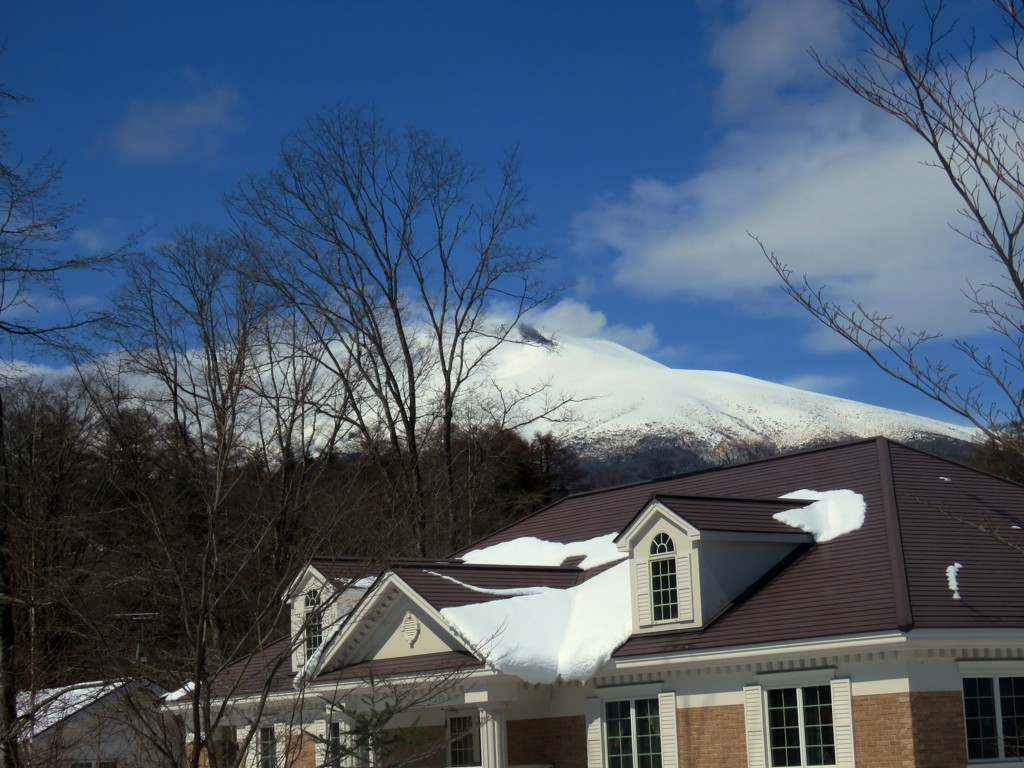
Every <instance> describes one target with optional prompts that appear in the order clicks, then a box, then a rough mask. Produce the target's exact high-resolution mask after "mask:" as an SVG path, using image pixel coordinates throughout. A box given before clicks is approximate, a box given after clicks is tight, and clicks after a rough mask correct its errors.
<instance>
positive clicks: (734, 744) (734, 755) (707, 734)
mask: <svg viewBox="0 0 1024 768" xmlns="http://www.w3.org/2000/svg"><path fill="white" fill-rule="evenodd" d="M676 732H677V735H678V737H679V768H735V766H737V765H745V764H746V759H747V735H746V730H745V728H744V724H743V706H742V705H730V706H724V707H700V708H696V709H680V710H677V711H676Z"/></svg>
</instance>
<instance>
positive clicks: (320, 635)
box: [305, 589, 324, 660]
mask: <svg viewBox="0 0 1024 768" xmlns="http://www.w3.org/2000/svg"><path fill="white" fill-rule="evenodd" d="M305 625H306V659H307V660H308V659H309V657H310V656H312V655H313V651H315V650H316V649H317V648H319V647H320V643H322V642H323V639H324V626H323V617H322V615H321V611H320V591H319V590H316V589H311V590H309V591H308V592H307V593H306V597H305Z"/></svg>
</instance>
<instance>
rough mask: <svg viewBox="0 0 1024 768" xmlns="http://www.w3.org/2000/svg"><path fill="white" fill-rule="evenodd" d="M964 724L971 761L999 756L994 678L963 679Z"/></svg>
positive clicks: (968, 754)
mask: <svg viewBox="0 0 1024 768" xmlns="http://www.w3.org/2000/svg"><path fill="white" fill-rule="evenodd" d="M964 725H965V726H966V731H967V758H968V759H969V760H984V759H987V758H993V757H999V743H998V739H997V738H996V704H995V694H994V691H993V686H992V679H991V678H989V677H966V678H964Z"/></svg>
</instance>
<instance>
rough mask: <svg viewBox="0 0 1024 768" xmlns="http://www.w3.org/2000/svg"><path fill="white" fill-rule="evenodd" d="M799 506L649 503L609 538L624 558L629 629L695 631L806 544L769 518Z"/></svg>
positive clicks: (690, 500) (684, 500) (694, 500)
mask: <svg viewBox="0 0 1024 768" xmlns="http://www.w3.org/2000/svg"><path fill="white" fill-rule="evenodd" d="M803 503H804V502H794V501H786V502H779V501H762V500H743V499H707V498H698V497H675V496H663V497H654V498H652V499H651V500H650V501H649V502H648V503H647V504H646V506H644V508H643V509H642V510H641V511H640V513H639V514H637V516H636V517H635V518H633V520H632V522H630V524H629V525H628V526H626V529H625V530H623V531H622V533H620V534H619V536H618V537H617V538H616V544H617V545H618V547H619V550H620V551H622V552H625V553H626V554H627V555H628V556H629V561H630V588H631V592H632V596H633V600H632V604H633V631H634V632H636V633H645V632H660V631H664V630H681V629H682V630H685V629H699V628H700V627H703V626H704V625H705V624H707V623H709V622H710V621H712V620H713V619H714V618H715V616H717V615H718V614H719V613H720V612H721V611H722V610H723V609H724V608H726V607H727V606H728V605H729V604H730V603H731V602H732V601H733V600H735V599H736V598H737V597H739V596H740V595H741V594H743V592H745V591H746V590H747V589H749V588H750V587H751V586H752V585H754V584H755V583H756V582H757V581H758V580H759V579H761V578H763V577H764V576H765V575H766V574H768V573H769V572H770V571H771V570H772V568H774V567H775V566H776V565H778V564H779V563H780V562H782V561H783V560H784V559H785V558H786V557H788V556H789V555H791V554H793V552H794V550H795V549H796V548H797V547H801V546H805V545H807V544H810V543H811V542H813V538H812V537H811V536H810V535H809V534H806V533H803V532H799V531H794V530H793V529H792V528H789V527H788V526H786V525H783V524H782V523H780V522H778V521H777V520H774V519H773V518H772V514H774V513H775V512H779V511H782V510H784V509H792V508H793V507H794V506H801V505H802V504H803Z"/></svg>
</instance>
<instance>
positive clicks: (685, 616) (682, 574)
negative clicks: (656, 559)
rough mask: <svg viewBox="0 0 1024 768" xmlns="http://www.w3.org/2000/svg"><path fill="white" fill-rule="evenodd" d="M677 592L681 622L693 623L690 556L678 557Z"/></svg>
mask: <svg viewBox="0 0 1024 768" xmlns="http://www.w3.org/2000/svg"><path fill="white" fill-rule="evenodd" d="M676 590H677V600H678V601H679V620H680V621H693V585H692V583H691V581H690V555H689V554H688V553H687V554H685V555H677V556H676Z"/></svg>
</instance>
